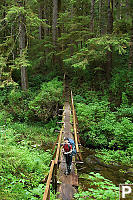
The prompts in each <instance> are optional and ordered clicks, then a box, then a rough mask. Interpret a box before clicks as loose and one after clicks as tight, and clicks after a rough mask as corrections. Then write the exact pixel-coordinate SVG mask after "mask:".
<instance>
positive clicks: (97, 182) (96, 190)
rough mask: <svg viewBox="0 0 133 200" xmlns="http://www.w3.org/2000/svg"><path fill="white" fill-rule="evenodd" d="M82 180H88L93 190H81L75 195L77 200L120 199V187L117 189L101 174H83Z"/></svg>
mask: <svg viewBox="0 0 133 200" xmlns="http://www.w3.org/2000/svg"><path fill="white" fill-rule="evenodd" d="M80 178H84V179H87V180H88V182H89V185H90V186H91V188H88V191H82V190H81V191H80V192H79V193H77V194H75V198H76V199H78V200H82V199H97V200H100V199H105V200H107V199H110V200H114V199H117V200H118V199H119V187H116V186H115V185H114V184H113V183H112V182H111V181H110V180H108V179H105V178H104V177H103V176H101V175H100V174H99V173H96V174H95V173H94V172H91V173H90V174H89V175H88V174H83V175H81V177H80Z"/></svg>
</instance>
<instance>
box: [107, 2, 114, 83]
mask: <svg viewBox="0 0 133 200" xmlns="http://www.w3.org/2000/svg"><path fill="white" fill-rule="evenodd" d="M112 32H113V0H108V26H107V33H108V34H112ZM110 49H111V51H108V52H107V67H106V78H107V82H109V80H110V78H111V71H112V46H111V45H110Z"/></svg>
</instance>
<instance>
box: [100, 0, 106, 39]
mask: <svg viewBox="0 0 133 200" xmlns="http://www.w3.org/2000/svg"><path fill="white" fill-rule="evenodd" d="M104 4H105V2H104V0H100V1H99V27H100V35H103V34H104V33H105V17H104V14H105V11H104Z"/></svg>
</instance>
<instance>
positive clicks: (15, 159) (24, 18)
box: [0, 0, 133, 200]
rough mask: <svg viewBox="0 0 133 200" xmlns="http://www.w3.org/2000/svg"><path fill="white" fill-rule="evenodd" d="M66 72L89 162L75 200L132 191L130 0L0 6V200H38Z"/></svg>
mask: <svg viewBox="0 0 133 200" xmlns="http://www.w3.org/2000/svg"><path fill="white" fill-rule="evenodd" d="M64 74H66V76H67V78H68V82H69V88H70V89H71V90H72V91H73V96H74V104H75V109H76V113H77V118H78V126H79V130H80V132H79V135H80V137H81V138H82V139H81V143H82V146H83V156H84V162H85V165H84V167H85V170H82V169H80V166H79V167H78V169H79V173H78V174H79V188H78V192H77V193H76V194H75V197H74V199H78V200H82V199H96V200H101V199H105V200H108V199H110V200H114V199H116V200H118V199H119V184H120V183H121V184H124V183H133V1H132V0H6V1H5V0H1V3H0V111H1V112H0V198H1V200H13V199H14V200H18V199H20V200H28V199H30V200H37V199H42V197H43V193H44V189H45V184H44V183H43V182H42V180H43V179H44V177H45V176H46V175H47V174H48V172H49V163H50V161H51V158H52V153H51V149H52V146H53V143H54V142H55V141H56V138H57V133H56V132H55V130H60V128H61V126H60V124H57V122H58V121H59V120H60V118H59V108H62V106H63V104H64V98H63V97H62V95H63V85H64V82H63V77H64ZM94 160H95V162H96V160H98V163H97V164H98V166H97V168H95V165H96V163H95V162H94ZM99 163H100V164H99ZM90 166H91V167H90ZM101 166H102V167H101ZM90 185H91V187H90ZM114 191H115V192H114ZM50 195H51V196H50V199H51V200H52V199H53V200H55V199H57V198H56V195H55V194H54V192H53V191H51V193H50Z"/></svg>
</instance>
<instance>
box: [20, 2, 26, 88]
mask: <svg viewBox="0 0 133 200" xmlns="http://www.w3.org/2000/svg"><path fill="white" fill-rule="evenodd" d="M21 6H23V4H22V3H21V2H19V7H21ZM25 47H26V25H25V16H24V15H23V14H21V13H20V16H19V48H20V57H21V56H22V55H23V52H24V49H25ZM21 87H22V90H27V89H28V77H27V69H26V67H23V66H21Z"/></svg>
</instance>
